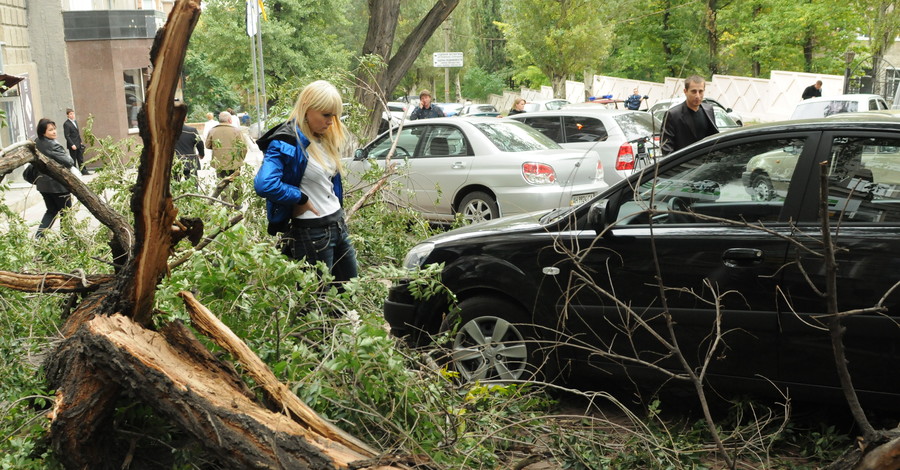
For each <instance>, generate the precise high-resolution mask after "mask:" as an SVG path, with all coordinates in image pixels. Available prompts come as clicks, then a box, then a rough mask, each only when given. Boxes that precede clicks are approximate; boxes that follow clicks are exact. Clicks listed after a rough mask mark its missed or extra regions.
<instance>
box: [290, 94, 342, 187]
mask: <svg viewBox="0 0 900 470" xmlns="http://www.w3.org/2000/svg"><path fill="white" fill-rule="evenodd" d="M310 109H313V110H316V111H319V112H321V113H324V114H331V115H332V117H331V118H332V119H333V120H334V121H333V123H332V125H331V126H329V127H328V130H326V131H325V133H324V134H313V131H312V130H311V129H310V128H309V123H307V122H306V112H307V111H309V110H310ZM343 110H344V104H343V101H342V100H341V94H340V93H339V92H338V90H337V88H335V87H334V85H332V84H331V83H328V82H327V81H325V80H318V81H315V82H312V83H310V84H309V85H306V87H304V88H303V90H302V91H301V92H300V95H299V96H297V102H296V103H294V109H293V111H291V116H290V118H288V120H292V121H294V122H295V123H297V124H299V127H300V130H301V131H302V132H303V135H305V136H306V137H307V138H308V139H310V140H314V139H316V138H318V140H319V143H320V144H321V145H310V146H308V147H307V148H306V150H307V152H308V153H309V155H310V157H311V158H314V159H315V160H316V161H317V162H318V163H319V164H320V165H322V166H325V167H327V166H331V165H328V164H326V163H325V162H326V161H328V160H331V162H333V164H334V166H335V167H336V168H337V170H338V171H341V150H343V148H344V144H346V142H347V128H346V127H344V124H343V123H341V119H340V116H341V113H342V112H343ZM295 129H296V127H295ZM298 142H299V136H298ZM322 150H324V152H322ZM323 153H324V155H323Z"/></svg>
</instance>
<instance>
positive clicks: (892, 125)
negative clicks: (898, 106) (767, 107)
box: [712, 113, 900, 138]
mask: <svg viewBox="0 0 900 470" xmlns="http://www.w3.org/2000/svg"><path fill="white" fill-rule="evenodd" d="M822 130H857V131H865V130H889V131H900V120H898V119H896V118H893V117H890V116H886V115H875V114H871V115H870V114H865V115H856V116H854V115H850V113H841V115H840V117H828V118H815V119H799V120H794V121H777V122H770V123H763V124H754V125H752V126H745V127H737V128H734V129H729V130H728V131H727V132H722V133H721V134H714V135H713V136H712V137H713V138H714V137H715V135H723V136H724V135H728V136H732V137H739V136H740V137H743V136H752V135H757V134H767V135H768V134H772V133H775V132H804V131H822Z"/></svg>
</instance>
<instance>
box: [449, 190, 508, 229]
mask: <svg viewBox="0 0 900 470" xmlns="http://www.w3.org/2000/svg"><path fill="white" fill-rule="evenodd" d="M458 212H459V213H460V214H462V215H463V217H464V218H465V219H466V220H468V221H470V222H481V221H483V220H490V219H496V218H497V217H500V206H498V205H497V201H496V200H495V199H494V198H493V197H491V196H490V195H489V194H487V193H484V192H481V191H473V192H471V193H469V194H466V197H464V198H462V201H461V202H460V203H459V211H458Z"/></svg>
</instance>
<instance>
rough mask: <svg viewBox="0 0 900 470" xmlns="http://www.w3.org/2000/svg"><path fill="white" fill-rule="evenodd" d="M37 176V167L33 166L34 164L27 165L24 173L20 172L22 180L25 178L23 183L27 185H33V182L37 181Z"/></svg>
mask: <svg viewBox="0 0 900 470" xmlns="http://www.w3.org/2000/svg"><path fill="white" fill-rule="evenodd" d="M38 174H39V173H38V169H37V167H36V166H34V164H31V163H29V164H28V165H26V166H25V171H23V172H22V178H25V181H27V182H28V184H34V182H35V181H37V177H38Z"/></svg>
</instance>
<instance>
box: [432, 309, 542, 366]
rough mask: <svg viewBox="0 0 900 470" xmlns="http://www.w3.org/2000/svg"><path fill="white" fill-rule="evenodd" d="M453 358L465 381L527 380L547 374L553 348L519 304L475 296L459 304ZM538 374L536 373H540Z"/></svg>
mask: <svg viewBox="0 0 900 470" xmlns="http://www.w3.org/2000/svg"><path fill="white" fill-rule="evenodd" d="M455 320H459V323H458V330H456V334H455V335H453V340H452V344H451V352H450V360H451V362H452V363H453V367H454V368H455V369H456V371H457V372H459V374H460V378H461V379H462V380H463V381H465V382H475V381H480V382H485V381H501V382H509V381H525V380H535V379H536V378H540V379H543V378H544V377H548V376H549V374H547V371H548V370H549V365H548V364H546V362H547V361H546V360H545V359H547V358H548V357H550V355H549V354H547V351H550V350H552V347H550V348H548V347H546V346H547V345H542V344H541V341H540V339H539V335H538V334H537V331H536V329H535V328H534V325H532V324H529V323H527V322H526V314H525V312H524V310H522V308H521V307H519V306H518V305H515V304H513V303H512V302H509V301H507V300H502V299H497V298H492V297H474V298H471V299H467V300H465V301H463V302H461V303H460V304H459V315H458V316H457V317H456V318H455V319H454V318H451V319H449V322H448V323H445V325H444V329H445V330H446V329H449V327H450V325H452V324H453V322H455ZM538 373H539V375H536V374H538Z"/></svg>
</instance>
